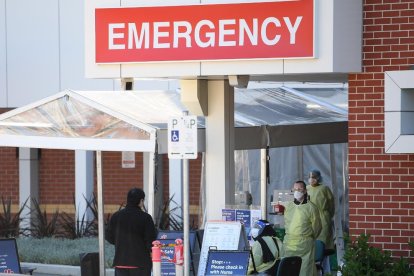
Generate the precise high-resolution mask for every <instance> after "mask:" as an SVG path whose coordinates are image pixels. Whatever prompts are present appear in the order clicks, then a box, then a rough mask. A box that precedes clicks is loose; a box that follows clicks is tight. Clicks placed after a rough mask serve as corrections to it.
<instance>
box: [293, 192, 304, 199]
mask: <svg viewBox="0 0 414 276" xmlns="http://www.w3.org/2000/svg"><path fill="white" fill-rule="evenodd" d="M303 195H304V193H302V192H299V191H295V192H294V193H293V196H294V197H295V198H296V199H297V200H299V199H302V197H303Z"/></svg>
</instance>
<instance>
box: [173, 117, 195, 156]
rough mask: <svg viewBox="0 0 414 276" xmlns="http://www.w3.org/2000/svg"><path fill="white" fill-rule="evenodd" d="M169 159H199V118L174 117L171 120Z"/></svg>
mask: <svg viewBox="0 0 414 276" xmlns="http://www.w3.org/2000/svg"><path fill="white" fill-rule="evenodd" d="M168 158H170V159H197V116H182V117H173V118H171V119H170V120H169V122H168Z"/></svg>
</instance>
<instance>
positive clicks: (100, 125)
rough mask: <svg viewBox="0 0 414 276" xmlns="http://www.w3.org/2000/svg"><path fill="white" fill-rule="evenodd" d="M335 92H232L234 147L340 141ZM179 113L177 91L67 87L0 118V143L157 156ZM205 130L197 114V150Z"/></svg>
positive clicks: (343, 126)
mask: <svg viewBox="0 0 414 276" xmlns="http://www.w3.org/2000/svg"><path fill="white" fill-rule="evenodd" d="M325 90H326V91H328V90H329V89H325ZM339 90H340V89H339ZM339 90H338V88H335V89H334V90H333V91H330V92H329V91H328V93H325V94H326V95H324V98H321V97H319V98H315V97H311V96H310V95H309V93H307V92H306V93H305V92H300V91H298V90H295V89H292V88H289V87H283V86H281V87H276V88H257V89H237V88H236V89H235V93H234V100H235V103H234V107H235V112H234V117H235V118H234V121H235V127H236V129H235V148H236V149H240V150H242V149H259V148H265V147H266V146H270V147H282V146H283V147H284V146H296V145H309V144H327V143H338V142H344V141H346V139H347V112H346V110H344V109H341V108H339V107H338V106H336V105H334V104H331V103H330V100H331V99H337V94H338V93H342V90H340V92H338V91H339ZM323 99H324V100H323ZM339 99H341V98H339ZM185 111H186V107H185V106H184V105H183V104H182V103H181V94H180V91H179V90H174V91H159V90H149V91H70V90H67V91H63V92H61V93H58V94H56V95H54V96H51V97H48V98H46V99H43V100H41V101H38V102H35V103H33V104H30V105H28V106H24V107H21V108H17V109H15V110H12V111H9V112H7V113H4V114H2V115H0V145H2V146H13V147H32V148H64V149H85V150H87V149H89V150H117V151H143V152H148V151H150V152H154V151H155V148H156V144H157V145H158V147H157V150H158V153H167V152H168V147H167V137H168V134H167V129H168V122H169V120H171V118H172V117H178V116H182V115H183V114H184V112H185ZM205 127H206V120H205V118H204V117H203V116H198V129H199V134H198V140H199V141H198V150H199V152H202V151H204V150H205V139H204V137H205V136H204V129H205ZM312 130H313V131H312ZM315 132H317V133H315ZM305 134H306V135H305ZM62 138H67V139H62ZM59 139H60V140H59ZM71 139H72V140H71ZM74 139H78V140H74ZM80 139H83V140H80ZM145 142H147V143H145Z"/></svg>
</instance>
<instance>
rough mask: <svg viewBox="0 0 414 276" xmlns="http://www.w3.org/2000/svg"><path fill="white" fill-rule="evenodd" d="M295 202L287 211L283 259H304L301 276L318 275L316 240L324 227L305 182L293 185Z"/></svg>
mask: <svg viewBox="0 0 414 276" xmlns="http://www.w3.org/2000/svg"><path fill="white" fill-rule="evenodd" d="M293 192H294V201H293V202H289V203H288V204H287V205H286V209H285V214H284V216H285V231H286V235H285V237H284V240H283V257H288V256H299V257H301V258H302V265H301V268H300V276H312V275H317V271H316V265H315V240H316V237H318V236H319V234H320V232H321V229H322V226H321V219H320V216H319V210H318V208H317V207H316V206H315V205H314V204H313V203H312V202H310V201H309V200H308V195H307V192H306V184H305V182H303V181H301V180H299V181H296V182H295V183H294V184H293Z"/></svg>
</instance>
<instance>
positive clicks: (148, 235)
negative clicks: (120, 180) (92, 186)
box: [106, 188, 157, 276]
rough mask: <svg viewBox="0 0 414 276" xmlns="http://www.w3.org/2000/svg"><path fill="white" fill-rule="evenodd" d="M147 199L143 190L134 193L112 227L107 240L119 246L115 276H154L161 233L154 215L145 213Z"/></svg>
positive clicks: (114, 216) (116, 250)
mask: <svg viewBox="0 0 414 276" xmlns="http://www.w3.org/2000/svg"><path fill="white" fill-rule="evenodd" d="M144 199H145V193H144V191H143V190H142V189H139V188H133V189H131V190H130V191H129V192H128V196H127V205H126V207H125V208H123V209H121V210H119V211H117V212H115V213H114V214H113V215H112V217H111V219H110V221H109V223H108V226H107V229H106V240H107V241H108V242H109V243H111V244H114V245H115V256H114V261H113V266H114V267H115V276H141V275H142V276H150V275H151V269H152V260H151V247H152V242H153V241H154V240H155V239H156V237H157V231H156V229H155V225H154V221H153V219H152V217H151V215H149V214H147V213H146V212H144Z"/></svg>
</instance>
